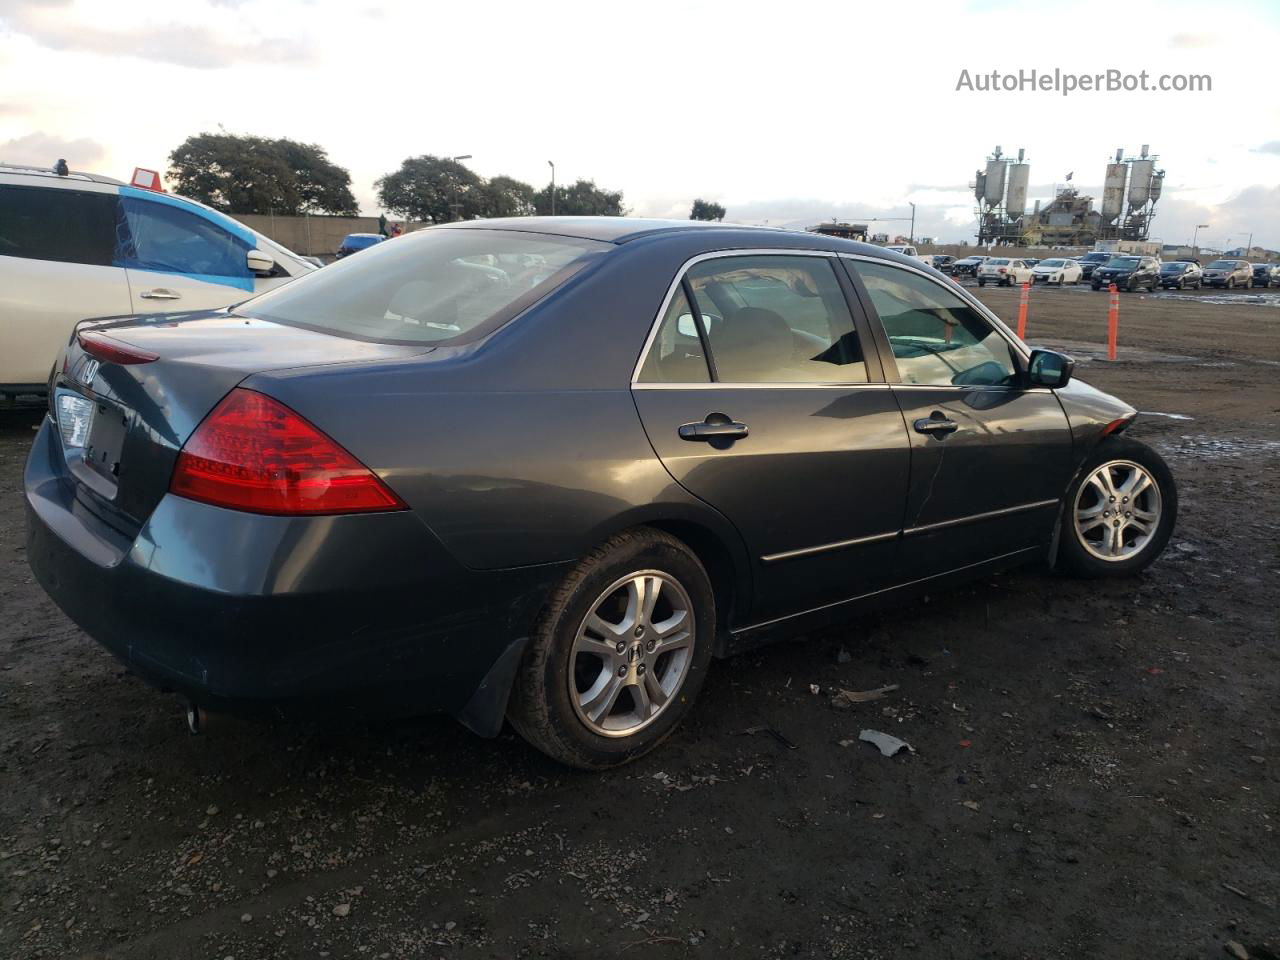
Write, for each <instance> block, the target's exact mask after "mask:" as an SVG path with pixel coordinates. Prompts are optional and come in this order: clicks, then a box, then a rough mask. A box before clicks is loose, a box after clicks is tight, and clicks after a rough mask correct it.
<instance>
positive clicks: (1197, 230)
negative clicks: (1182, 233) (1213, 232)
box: [1191, 223, 1209, 250]
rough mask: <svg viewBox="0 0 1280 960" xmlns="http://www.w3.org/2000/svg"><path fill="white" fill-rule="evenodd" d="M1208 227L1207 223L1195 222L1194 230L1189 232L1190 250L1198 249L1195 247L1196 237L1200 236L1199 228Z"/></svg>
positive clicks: (1206, 228) (1204, 228)
mask: <svg viewBox="0 0 1280 960" xmlns="http://www.w3.org/2000/svg"><path fill="white" fill-rule="evenodd" d="M1208 229H1209V225H1208V224H1207V223H1197V224H1196V229H1195V232H1194V233H1192V234H1191V249H1192V250H1199V249H1200V248H1199V247H1197V246H1196V237H1198V236H1200V231H1201V230H1208Z"/></svg>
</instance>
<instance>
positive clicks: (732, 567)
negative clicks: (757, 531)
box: [580, 502, 752, 656]
mask: <svg viewBox="0 0 1280 960" xmlns="http://www.w3.org/2000/svg"><path fill="white" fill-rule="evenodd" d="M637 527H649V528H652V529H654V530H660V531H662V532H663V533H666V534H668V535H669V536H672V537H675V538H676V539H677V540H679V541H680V542H681V543H683V544H685V546H687V547H688V548H689V549H690V550H692V551H693V553H694V556H696V557H697V558H698V561H699V562H700V563H701V564H702V566H703V567H704V568H705V569H706V571H707V576H708V577H710V578H711V587H712V590H713V591H714V592H715V597H716V642H715V654H716V656H724V655H725V652H726V650H727V640H728V635H729V631H730V629H731V627H732V626H733V625H734V624H736V623H737V622H738V619H739V618H741V617H744V616H745V610H744V609H743V600H744V599H745V598H750V597H751V595H752V568H751V563H750V560H749V557H748V554H747V548H746V544H745V543H744V542H743V540H742V536H741V534H739V533H738V530H737V528H736V527H734V526H733V524H732V523H730V522H729V520H728V519H727V518H726V517H724V516H723V515H722V514H720V513H719V512H717V511H716V510H714V509H712V508H711V507H710V506H707V505H705V504H701V503H700V502H698V503H694V504H687V503H678V502H668V503H657V504H649V505H646V506H643V507H636V508H634V509H631V510H626V511H624V512H622V513H620V514H618V515H617V516H615V517H613V518H612V520H611V521H610V522H609V523H608V524H605V525H602V526H600V527H598V528H596V529H595V530H593V531H592V532H591V534H590V535H589V536H588V537H587V538H585V542H584V544H583V549H582V551H581V552H580V556H585V555H586V554H587V553H589V552H590V551H591V550H593V549H595V548H596V547H597V546H599V545H600V544H601V543H603V542H604V541H606V540H608V539H609V538H610V537H612V536H614V535H616V534H619V533H622V532H623V531H625V530H633V529H635V528H637Z"/></svg>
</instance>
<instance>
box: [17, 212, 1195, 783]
mask: <svg viewBox="0 0 1280 960" xmlns="http://www.w3.org/2000/svg"><path fill="white" fill-rule="evenodd" d="M1072 367H1073V364H1072V361H1071V360H1070V359H1069V358H1067V357H1065V356H1063V355H1061V354H1058V353H1054V352H1051V351H1047V350H1031V349H1028V348H1027V347H1026V346H1024V345H1023V343H1022V342H1021V341H1019V340H1018V338H1017V337H1015V336H1014V335H1013V334H1012V333H1010V331H1009V329H1008V328H1007V327H1005V325H1004V324H1003V323H1001V322H1000V321H999V320H998V319H997V318H996V317H995V316H994V315H992V313H991V312H990V311H989V310H987V309H986V307H984V306H983V305H982V304H981V303H979V302H978V301H977V300H975V299H974V298H973V297H971V296H970V295H969V294H968V293H967V292H966V291H964V290H963V289H960V288H958V287H957V286H955V285H954V284H953V283H952V282H950V281H948V280H947V279H945V278H943V277H942V276H941V275H940V274H938V273H937V272H936V271H933V270H930V269H928V268H926V267H923V266H922V265H921V264H920V263H919V262H918V261H916V260H913V259H908V258H906V257H903V256H900V255H898V254H895V253H892V252H889V251H885V250H883V249H880V248H878V247H873V246H867V245H864V244H859V243H855V242H852V241H846V240H841V239H836V238H830V237H821V236H816V235H810V234H802V233H793V232H786V231H780V230H770V229H759V228H745V227H737V226H728V225H722V224H694V223H685V222H667V221H646V220H631V219H622V218H583V219H575V218H570V217H561V218H525V219H512V220H489V221H473V222H468V223H459V224H449V225H444V226H439V227H432V228H430V229H427V230H423V231H421V232H418V233H415V234H412V235H411V236H407V237H402V238H399V239H396V240H395V241H393V242H391V243H385V244H379V245H378V246H376V247H374V248H372V249H370V250H369V251H368V252H366V253H365V254H364V256H361V257H353V258H350V259H348V260H345V261H343V262H341V263H339V264H336V265H334V266H330V267H326V268H325V269H324V270H321V271H317V272H316V273H314V274H312V275H310V276H308V277H304V278H302V279H300V280H297V281H295V282H294V283H291V284H289V285H287V286H285V287H281V288H278V289H277V290H274V291H272V292H270V293H267V294H264V295H263V296H260V297H257V298H255V299H252V300H249V301H247V302H245V303H243V304H240V305H239V306H237V307H232V308H230V309H225V310H219V311H214V312H208V313H190V314H171V315H166V316H146V317H137V318H124V319H107V320H100V321H94V322H88V323H82V324H81V325H80V327H79V329H78V331H77V332H76V334H75V336H74V337H73V338H72V341H71V342H70V343H69V344H68V345H67V347H66V350H65V352H64V354H63V356H62V357H60V358H59V359H58V362H57V364H56V366H55V369H54V372H53V374H52V376H51V381H50V391H49V396H50V409H49V415H48V417H47V418H46V419H45V422H44V424H43V425H42V426H41V428H40V431H39V434H38V436H37V439H36V441H35V445H34V447H33V449H32V451H31V456H30V459H29V462H28V464H27V469H26V478H25V487H26V502H27V517H28V557H29V560H30V564H31V568H32V569H33V570H34V572H35V575H36V577H37V578H38V579H39V582H40V583H41V584H42V585H43V587H44V588H45V590H47V591H48V593H49V595H50V596H51V597H53V599H54V600H55V601H56V602H57V603H58V604H59V606H61V607H62V609H63V610H65V611H66V612H67V614H68V615H69V616H70V617H71V618H72V619H73V620H75V621H76V623H78V624H79V625H80V626H81V627H83V628H84V630H85V631H86V632H87V633H89V634H90V635H91V636H93V637H94V638H96V639H97V640H98V641H99V642H101V643H102V644H103V645H104V646H106V647H107V648H108V649H109V650H110V651H111V652H112V653H114V654H115V655H116V656H117V657H118V658H119V659H120V660H121V661H123V662H124V663H125V664H126V665H127V666H128V668H129V669H130V670H132V671H133V672H135V673H136V674H138V675H139V676H141V677H143V678H145V679H147V680H148V681H149V682H151V683H152V684H154V685H155V686H157V687H160V688H162V689H165V690H172V691H175V692H177V693H178V694H180V695H181V696H182V697H183V698H185V699H186V700H187V701H188V703H189V704H191V705H193V706H192V710H193V711H195V712H194V713H193V715H196V716H198V715H199V713H198V712H199V711H200V710H209V711H260V712H265V713H267V714H290V713H306V712H312V711H315V712H322V713H325V714H329V715H332V714H334V713H336V712H339V711H344V710H349V711H360V712H369V711H374V710H377V711H380V712H390V713H394V714H412V713H422V712H429V711H443V712H447V713H451V714H453V715H454V716H456V717H457V718H458V719H459V720H461V721H462V722H463V723H464V724H466V725H467V726H468V727H470V728H471V729H472V730H474V731H476V732H477V733H480V734H483V735H493V734H496V733H497V732H498V730H499V729H500V727H501V725H502V723H503V720H504V718H505V719H508V720H510V722H511V723H512V725H513V726H514V727H515V728H516V729H517V730H518V731H519V732H520V733H521V734H523V735H524V736H525V737H526V738H527V739H528V740H529V741H530V742H531V743H532V744H534V745H535V746H537V747H538V748H539V749H541V750H543V751H545V752H546V753H548V754H550V755H551V756H552V757H555V758H557V759H558V760H561V761H563V762H564V763H567V764H572V765H574V766H578V767H584V768H593V769H598V768H603V767H608V766H612V765H615V764H619V763H622V762H625V761H627V760H630V759H632V758H634V757H636V756H639V755H641V754H643V753H644V752H646V751H648V750H650V749H652V748H653V747H655V746H656V745H657V744H659V743H660V742H661V741H662V740H663V738H665V737H666V736H668V735H669V734H670V733H671V732H672V730H673V729H674V728H675V727H676V725H677V724H678V723H679V722H680V721H681V720H682V719H683V718H684V717H685V715H686V714H687V713H688V712H689V710H690V709H691V708H692V705H693V701H694V699H695V697H696V696H697V693H698V689H699V688H700V687H701V685H702V682H703V679H704V676H705V674H706V671H707V669H708V667H709V664H710V662H711V660H712V658H713V657H725V656H730V655H732V654H734V653H736V652H739V651H742V650H745V649H748V648H751V647H753V646H756V645H758V644H760V643H763V642H766V641H768V640H770V639H772V638H775V637H779V636H785V635H795V634H798V633H801V632H804V631H807V630H810V629H813V628H814V627H816V626H820V625H822V624H825V623H829V622H831V621H833V620H836V619H838V618H842V617H847V616H848V615H850V614H852V613H854V612H857V611H860V610H865V609H867V608H869V607H871V606H873V605H877V604H883V603H890V602H896V601H899V600H903V599H906V598H909V597H911V596H914V595H917V594H920V593H922V592H923V591H936V590H938V589H939V588H942V587H944V586H946V585H948V584H952V583H956V582H959V581H962V580H967V579H971V578H973V577H978V576H982V575H984V574H988V573H990V572H991V571H993V570H997V569H1001V568H1006V567H1010V566H1013V565H1016V564H1021V563H1025V562H1030V561H1047V562H1048V563H1050V564H1052V565H1054V566H1056V567H1057V568H1058V569H1060V570H1062V571H1065V572H1069V573H1072V574H1075V575H1081V576H1090V577H1111V576H1123V575H1129V574H1134V573H1136V572H1138V571H1140V570H1142V569H1144V568H1145V567H1147V566H1148V565H1149V564H1150V563H1151V562H1152V561H1153V560H1154V559H1155V558H1156V557H1157V555H1158V554H1159V553H1160V552H1161V550H1163V549H1164V546H1165V544H1166V542H1167V541H1168V539H1169V535H1170V532H1171V530H1172V527H1173V524H1174V520H1175V514H1176V511H1177V493H1176V490H1175V488H1174V482H1173V478H1172V477H1171V475H1170V473H1169V470H1168V468H1167V467H1166V466H1165V464H1164V462H1163V461H1162V460H1161V459H1160V457H1159V456H1158V455H1157V454H1156V453H1154V452H1153V451H1152V450H1151V449H1150V448H1149V447H1147V446H1145V445H1144V444H1142V443H1140V442H1138V441H1136V440H1133V439H1130V438H1129V436H1127V435H1126V433H1125V430H1126V428H1127V427H1128V426H1129V425H1130V423H1131V422H1132V421H1133V419H1134V416H1135V411H1134V410H1133V408H1131V407H1129V406H1127V405H1126V404H1124V403H1122V402H1121V401H1119V400H1116V399H1115V398H1113V397H1110V396H1108V395H1106V394H1104V393H1101V392H1099V391H1097V390H1095V389H1093V388H1091V387H1089V386H1086V385H1085V384H1083V383H1081V382H1080V381H1079V380H1076V379H1074V378H1073V376H1072V373H1073V369H1072Z"/></svg>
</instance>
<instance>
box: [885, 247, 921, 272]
mask: <svg viewBox="0 0 1280 960" xmlns="http://www.w3.org/2000/svg"><path fill="white" fill-rule="evenodd" d="M885 249H886V250H892V251H893V252H894V253H900V254H902V255H903V256H904V257H911V258H912V259H913V260H919V261H920V262H921V263H927V264H928V265H929V266H931V267H932V266H933V256H932V255H928V256H926V255H925V254H922V253H917V252H916V248H915V247H913V246H911V245H910V244H906V243H895V244H893V245H892V246H888V247H885Z"/></svg>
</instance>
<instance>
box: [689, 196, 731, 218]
mask: <svg viewBox="0 0 1280 960" xmlns="http://www.w3.org/2000/svg"><path fill="white" fill-rule="evenodd" d="M689 219H690V220H723V219H724V207H722V206H721V205H720V204H718V203H716V202H714V201H712V200H703V199H702V198H701V197H699V198H698V199H697V200H695V201H693V209H692V210H690V211H689Z"/></svg>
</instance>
